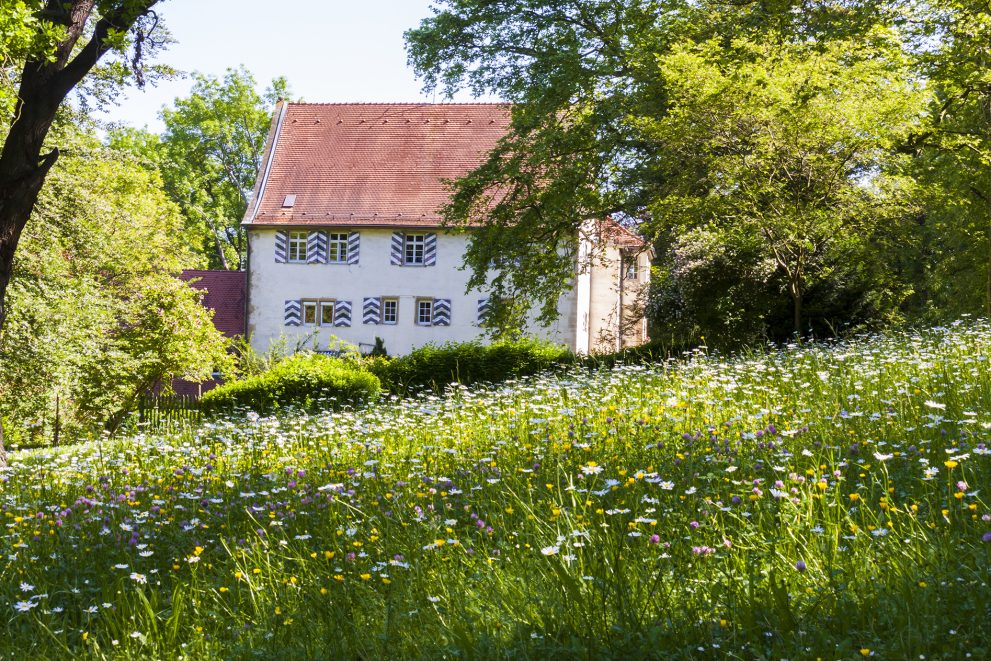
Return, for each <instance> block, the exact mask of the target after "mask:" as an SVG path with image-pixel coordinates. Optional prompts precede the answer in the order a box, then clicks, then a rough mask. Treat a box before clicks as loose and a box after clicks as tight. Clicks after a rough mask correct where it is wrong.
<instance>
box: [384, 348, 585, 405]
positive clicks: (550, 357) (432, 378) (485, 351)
mask: <svg viewBox="0 0 991 661" xmlns="http://www.w3.org/2000/svg"><path fill="white" fill-rule="evenodd" d="M573 360H574V355H573V354H572V353H571V352H570V351H568V350H567V349H566V348H564V347H561V346H559V345H556V344H551V343H549V342H544V341H540V340H534V339H523V340H515V341H500V342H495V343H493V344H488V345H485V344H482V343H480V342H477V341H476V342H461V343H448V344H443V345H439V346H438V345H427V346H424V347H420V348H419V349H416V350H415V351H413V352H412V353H409V354H407V355H405V356H401V357H399V358H395V359H392V360H385V359H381V358H376V359H370V360H367V361H366V363H365V365H366V368H367V369H369V370H370V371H372V372H373V373H375V374H376V375H377V376H378V377H379V379H381V382H382V386H383V387H384V388H386V389H387V390H390V391H391V392H393V393H395V394H398V395H405V394H408V393H410V392H412V391H415V390H419V389H423V388H429V389H433V390H435V391H440V390H443V389H444V387H445V386H446V385H448V384H451V383H461V384H463V385H471V384H473V383H481V382H487V383H498V382H500V381H505V380H507V379H511V378H515V377H519V376H526V375H530V374H536V373H537V372H541V371H543V370H546V369H549V368H551V367H553V366H555V365H560V364H568V363H571V362H573Z"/></svg>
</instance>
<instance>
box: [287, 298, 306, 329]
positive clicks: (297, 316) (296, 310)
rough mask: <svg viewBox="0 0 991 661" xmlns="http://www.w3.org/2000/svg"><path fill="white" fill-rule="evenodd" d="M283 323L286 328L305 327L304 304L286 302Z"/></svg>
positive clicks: (295, 301) (297, 301) (300, 302)
mask: <svg viewBox="0 0 991 661" xmlns="http://www.w3.org/2000/svg"><path fill="white" fill-rule="evenodd" d="M283 321H284V322H285V325H286V326H302V325H303V302H302V301H299V300H294V301H286V305H285V308H284V314H283Z"/></svg>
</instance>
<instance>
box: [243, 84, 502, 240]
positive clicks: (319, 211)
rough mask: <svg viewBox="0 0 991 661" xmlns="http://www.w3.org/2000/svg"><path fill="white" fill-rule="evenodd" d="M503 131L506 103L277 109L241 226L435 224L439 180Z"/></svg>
mask: <svg viewBox="0 0 991 661" xmlns="http://www.w3.org/2000/svg"><path fill="white" fill-rule="evenodd" d="M508 128H509V106H508V105H506V104H479V103H451V104H417V103H406V104H393V103H367V104H364V103H363V104H314V103H289V104H285V105H284V106H280V108H279V109H277V110H276V117H275V119H274V120H273V129H272V133H271V135H270V136H269V144H268V146H267V148H266V155H265V164H264V165H263V167H262V173H261V174H260V177H259V183H258V186H256V193H255V195H256V197H257V196H258V189H259V188H260V189H261V196H260V200H257V204H256V203H252V204H251V205H250V206H249V209H248V213H247V215H246V216H245V223H250V224H253V225H287V224H292V225H306V224H319V225H348V226H352V227H353V226H407V225H414V226H437V225H438V224H439V223H440V220H441V217H440V213H439V212H440V208H441V207H442V206H444V204H446V203H447V201H448V199H449V191H448V189H447V187H446V185H445V183H444V180H445V179H453V178H456V177H459V176H462V175H464V174H466V173H468V172H469V171H470V170H471V169H473V168H474V167H476V166H477V165H478V164H479V163H481V161H482V159H483V158H484V157H485V155H486V154H487V153H488V152H489V151H490V150H491V149H492V148H493V147H494V146H495V145H496V142H497V141H498V140H499V139H500V138H501V137H502V136H503V135H505V133H506V131H507V130H508ZM273 145H274V154H273V153H272V152H273ZM270 157H271V158H270ZM287 195H295V196H296V198H295V202H294V203H293V205H292V206H291V207H283V204H284V202H285V201H286V196H287Z"/></svg>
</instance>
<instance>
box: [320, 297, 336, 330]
mask: <svg viewBox="0 0 991 661" xmlns="http://www.w3.org/2000/svg"><path fill="white" fill-rule="evenodd" d="M320 325H321V326H333V325H334V301H320Z"/></svg>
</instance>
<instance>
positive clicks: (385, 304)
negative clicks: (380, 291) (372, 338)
mask: <svg viewBox="0 0 991 661" xmlns="http://www.w3.org/2000/svg"><path fill="white" fill-rule="evenodd" d="M382 323H383V324H397V323H399V299H398V298H383V299H382Z"/></svg>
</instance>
